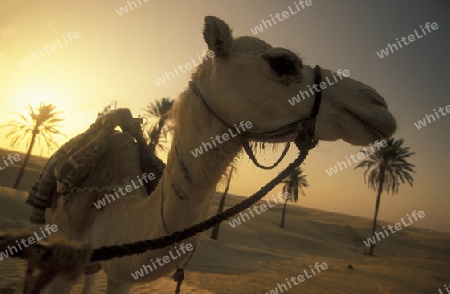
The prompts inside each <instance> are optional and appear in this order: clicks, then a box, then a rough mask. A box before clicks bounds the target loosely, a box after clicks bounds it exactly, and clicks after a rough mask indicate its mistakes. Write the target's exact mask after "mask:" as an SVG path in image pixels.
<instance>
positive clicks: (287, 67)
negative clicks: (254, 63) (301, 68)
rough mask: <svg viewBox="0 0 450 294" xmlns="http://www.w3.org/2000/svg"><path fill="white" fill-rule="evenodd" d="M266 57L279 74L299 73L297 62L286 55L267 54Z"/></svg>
mask: <svg viewBox="0 0 450 294" xmlns="http://www.w3.org/2000/svg"><path fill="white" fill-rule="evenodd" d="M264 59H265V60H267V62H268V63H269V65H270V67H271V68H272V69H273V70H274V71H275V72H276V73H277V75H278V76H291V75H297V74H298V70H297V67H296V65H295V63H294V62H293V61H292V60H290V59H288V58H286V57H282V56H276V57H274V56H272V57H270V56H265V57H264Z"/></svg>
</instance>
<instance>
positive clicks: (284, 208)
mask: <svg viewBox="0 0 450 294" xmlns="http://www.w3.org/2000/svg"><path fill="white" fill-rule="evenodd" d="M287 202H288V199H286V200H285V201H284V206H283V212H282V213H281V223H280V228H282V229H284V218H285V215H286V207H287Z"/></svg>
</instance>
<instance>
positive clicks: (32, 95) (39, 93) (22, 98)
mask: <svg viewBox="0 0 450 294" xmlns="http://www.w3.org/2000/svg"><path fill="white" fill-rule="evenodd" d="M41 103H45V104H53V105H55V106H56V109H57V110H59V111H63V112H66V111H67V110H68V107H67V105H66V103H65V101H64V98H62V97H61V96H60V93H58V91H57V90H55V89H54V88H52V87H50V86H48V85H42V84H41V85H36V86H33V87H28V88H27V90H25V91H24V92H23V93H21V94H19V97H18V99H17V100H16V101H15V102H14V104H15V107H16V109H17V110H18V111H19V112H21V113H22V112H23V111H24V107H26V106H27V105H28V104H30V105H31V106H32V107H33V108H37V107H38V106H39V105H40V104H41Z"/></svg>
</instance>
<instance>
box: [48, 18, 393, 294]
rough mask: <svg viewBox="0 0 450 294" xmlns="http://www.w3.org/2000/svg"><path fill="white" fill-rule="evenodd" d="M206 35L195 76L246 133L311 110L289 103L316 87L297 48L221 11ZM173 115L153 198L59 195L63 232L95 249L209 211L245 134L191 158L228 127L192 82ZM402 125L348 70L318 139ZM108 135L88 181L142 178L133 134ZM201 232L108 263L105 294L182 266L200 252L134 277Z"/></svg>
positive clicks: (368, 139) (57, 216)
mask: <svg viewBox="0 0 450 294" xmlns="http://www.w3.org/2000/svg"><path fill="white" fill-rule="evenodd" d="M203 37H204V41H205V42H206V44H207V47H208V49H209V50H211V51H212V52H214V57H213V58H211V59H205V60H204V61H203V62H202V63H201V64H200V65H199V66H198V67H197V69H196V71H195V72H194V73H193V74H192V78H191V81H192V83H193V84H195V86H196V89H198V92H199V93H201V95H202V97H203V99H204V100H205V101H206V102H207V104H208V105H209V106H210V107H211V108H212V109H214V111H215V112H216V113H217V114H218V115H219V116H220V117H221V118H223V119H224V120H226V121H227V122H229V123H230V124H231V125H234V124H236V126H238V127H239V124H240V123H241V122H242V121H244V122H251V124H252V128H251V129H248V130H247V131H248V132H250V131H251V132H253V133H263V132H266V131H269V130H273V129H277V128H279V127H281V126H284V125H288V124H290V123H292V122H294V121H297V120H299V119H301V118H305V117H308V115H309V114H310V111H311V108H312V106H313V104H314V99H313V98H310V99H305V100H303V101H301V103H297V104H295V105H290V104H289V103H288V99H290V98H291V97H294V96H295V95H297V94H298V93H299V91H300V90H303V91H308V89H309V88H308V86H311V85H313V84H314V69H313V68H312V67H310V66H307V65H304V64H303V63H302V60H301V58H300V57H299V56H298V55H296V54H295V53H293V52H291V51H290V50H287V49H284V48H278V47H272V46H271V45H269V44H268V43H266V42H265V41H263V40H261V39H258V38H255V37H250V36H241V37H237V38H234V37H233V36H232V31H231V29H230V27H229V26H228V25H227V24H226V23H225V22H224V21H222V20H221V19H219V18H216V17H213V16H207V17H205V24H204V29H203ZM322 75H323V78H324V79H325V78H326V77H329V78H330V80H332V79H333V76H334V75H336V74H335V73H334V72H332V71H330V70H326V69H322ZM171 119H172V121H173V129H174V135H173V142H172V145H171V150H170V153H169V155H168V159H167V166H166V168H165V170H164V173H163V175H162V178H161V180H160V181H159V183H158V185H157V186H156V189H155V190H154V191H153V192H152V193H151V195H149V196H148V195H146V191H145V188H143V187H142V188H139V189H135V190H133V191H132V192H131V193H129V194H127V196H125V197H121V198H120V199H118V200H116V201H114V202H111V203H109V204H108V205H106V206H105V207H103V208H101V209H96V208H94V206H93V201H94V200H95V199H98V197H103V195H95V193H81V194H79V195H76V196H74V197H70V198H66V197H61V198H59V199H58V201H57V203H56V206H55V207H54V208H53V209H51V211H50V221H49V223H53V224H56V225H57V226H58V228H59V230H58V234H60V235H62V236H65V237H67V238H69V239H76V240H85V241H87V242H89V244H90V245H91V247H92V248H98V247H101V246H107V245H121V244H125V243H132V242H135V241H140V240H147V239H153V238H156V237H161V236H165V235H168V234H170V233H173V232H174V231H177V230H182V229H184V228H187V227H189V226H191V225H193V224H196V223H198V222H200V221H202V220H204V219H205V218H206V217H207V212H208V209H209V207H210V203H211V199H212V196H213V194H214V193H215V190H216V185H217V184H218V183H219V182H220V180H221V177H222V176H223V174H224V173H225V171H226V169H227V167H228V166H229V165H230V164H232V163H233V161H234V160H235V158H236V157H237V155H238V154H239V152H240V151H241V150H242V145H241V141H240V140H239V136H236V137H234V138H231V136H230V139H229V140H227V141H225V140H224V141H223V142H222V143H221V144H216V145H217V146H214V147H213V148H212V149H211V150H209V151H208V152H204V153H203V154H201V155H199V156H197V157H194V156H193V155H192V153H191V152H190V151H192V150H194V149H195V148H197V147H198V146H200V145H201V144H202V142H211V138H214V137H216V136H217V135H218V136H222V134H224V133H227V132H229V130H227V127H226V126H224V125H223V123H221V122H220V121H219V120H218V119H217V117H215V116H214V115H212V114H211V112H210V111H208V109H206V107H205V104H204V103H203V102H202V98H199V97H198V93H197V91H195V90H194V89H193V87H187V88H186V89H185V90H184V91H183V92H182V93H181V94H180V96H179V98H178V99H177V100H176V102H175V104H174V107H173V110H172V113H171ZM395 130H396V121H395V119H394V117H393V116H392V114H391V113H390V112H389V111H388V107H387V104H386V102H385V101H384V99H383V98H382V97H381V96H380V95H379V94H378V93H377V92H376V91H375V90H374V89H372V88H371V87H369V86H367V85H365V84H363V83H362V82H359V81H356V80H354V79H351V78H349V77H344V78H343V79H342V80H341V81H339V82H336V83H335V84H334V85H332V86H330V87H328V88H327V89H325V90H324V91H323V99H322V103H321V106H320V109H319V112H318V115H317V118H316V124H315V133H314V134H315V139H317V140H323V141H335V140H338V139H342V140H344V141H346V142H348V143H350V144H352V145H368V144H369V143H372V142H374V141H376V140H379V139H381V138H387V137H390V136H391V135H392V134H393V133H394V132H395ZM233 131H234V133H236V130H233ZM296 136H297V134H296V133H295V132H292V133H289V134H284V135H283V136H280V137H277V138H274V137H270V138H268V139H267V140H265V139H261V140H258V141H261V142H270V143H285V142H293V141H294V140H295V138H296ZM109 140H110V141H109V143H110V148H109V150H108V151H107V152H106V154H105V155H104V156H103V158H102V159H101V160H100V161H99V163H98V165H97V166H96V168H95V170H94V171H93V172H92V173H91V174H90V176H89V177H88V178H87V179H86V180H85V182H84V183H83V184H84V185H86V186H89V185H97V186H101V185H114V184H117V183H121V182H123V179H124V178H127V177H128V178H130V177H131V178H132V177H135V176H140V175H142V170H141V166H140V164H139V160H140V157H139V152H138V147H137V143H136V142H135V141H134V140H133V138H132V137H131V136H129V135H128V134H126V133H116V134H114V135H111V137H110V139H109ZM174 187H176V189H174ZM97 194H98V193H97ZM96 197H97V198H96ZM196 239H197V238H196V237H192V238H189V239H187V240H184V241H183V242H180V243H177V244H175V245H173V246H169V247H166V248H163V249H159V250H154V251H147V252H146V253H143V254H138V255H133V256H128V257H123V258H115V259H111V260H108V261H105V262H101V263H100V264H101V268H102V269H103V270H104V271H105V273H106V275H107V277H108V284H107V290H106V293H108V294H126V293H129V291H130V289H131V287H132V285H133V283H147V282H151V281H154V280H156V279H158V278H160V277H163V276H165V275H167V274H168V273H170V272H174V271H176V270H177V269H182V268H184V267H185V266H186V264H187V263H188V261H189V259H190V258H191V257H192V254H193V252H194V250H192V251H190V252H187V253H186V254H182V255H181V256H179V257H178V258H177V259H171V260H170V262H169V263H167V264H164V266H158V267H157V268H156V269H155V270H154V271H148V274H145V275H144V276H142V277H140V278H139V279H137V280H136V279H134V278H133V277H132V275H131V274H132V273H134V272H135V271H137V270H139V269H141V268H142V267H143V265H149V264H151V261H155V260H156V259H157V258H162V257H163V256H166V255H169V254H170V251H171V252H172V254H173V252H175V246H177V248H178V249H179V248H181V246H185V247H186V246H188V244H192V247H193V248H195V247H196ZM182 243H183V244H184V245H182ZM72 285H73V281H70V280H67V279H66V277H64V276H58V277H57V278H55V280H54V281H53V282H52V283H51V284H50V285H49V286H48V289H49V293H51V294H64V293H70V290H71V287H72ZM86 291H88V290H86ZM86 293H87V292H86Z"/></svg>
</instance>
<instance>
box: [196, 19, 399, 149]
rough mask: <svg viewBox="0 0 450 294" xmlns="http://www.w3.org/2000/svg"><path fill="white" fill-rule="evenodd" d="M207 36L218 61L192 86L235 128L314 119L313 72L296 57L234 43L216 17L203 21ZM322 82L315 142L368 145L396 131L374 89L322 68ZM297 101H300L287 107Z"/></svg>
mask: <svg viewBox="0 0 450 294" xmlns="http://www.w3.org/2000/svg"><path fill="white" fill-rule="evenodd" d="M203 36H204V40H205V42H206V44H207V45H208V49H209V50H211V51H213V52H214V57H213V58H211V59H208V60H206V61H205V62H204V63H203V64H202V65H201V66H200V68H199V71H198V72H196V73H195V74H194V75H193V81H194V82H195V83H196V84H197V85H198V86H199V88H200V90H201V92H202V94H203V96H204V97H205V100H207V102H208V104H209V105H210V106H211V107H212V108H213V109H215V110H217V113H218V114H219V115H220V116H221V117H222V118H223V119H224V120H226V121H227V122H229V123H230V124H231V125H233V124H235V123H237V124H238V123H239V122H241V121H250V122H251V123H252V125H253V128H252V129H251V132H255V133H257V132H266V131H270V130H274V129H277V128H279V127H281V126H284V125H288V124H290V123H292V122H295V121H297V120H299V119H301V118H306V117H308V116H309V115H310V113H311V109H312V106H313V104H314V92H313V91H314V90H311V89H310V88H312V87H313V85H314V83H315V81H314V68H312V67H310V66H307V65H304V64H303V62H302V59H301V58H300V57H299V56H298V55H296V54H295V53H293V52H292V51H290V50H288V49H285V48H277V47H272V46H271V45H269V44H267V43H266V42H264V41H262V40H260V39H258V38H255V37H249V36H244V37H238V38H233V36H232V31H231V29H230V27H229V26H228V25H227V24H226V23H225V22H224V21H222V20H220V19H218V18H216V17H212V16H207V17H205V27H204V31H203ZM345 73H346V75H345ZM322 80H323V82H325V83H326V85H327V87H326V88H324V89H323V90H322V96H323V97H322V103H321V105H320V109H319V113H318V115H317V119H316V125H315V138H316V139H318V140H324V141H334V140H338V139H343V140H344V141H346V142H348V143H350V144H354V145H368V144H369V143H373V142H374V141H376V140H378V139H381V138H387V137H390V136H391V135H392V134H393V133H394V132H395V129H396V122H395V119H394V117H393V116H392V114H391V113H390V112H389V111H388V108H387V104H386V102H385V101H384V99H383V98H382V97H381V96H380V95H379V94H378V93H377V92H376V91H375V90H374V89H372V88H371V87H369V86H367V85H365V84H363V83H361V82H359V81H356V80H354V79H351V78H350V77H349V71H344V72H343V71H339V72H338V73H334V72H331V71H329V70H325V69H322ZM318 86H319V85H317V87H318ZM319 90H320V88H319ZM301 91H303V92H302V93H303V96H301V95H300V93H301ZM306 92H307V93H309V97H308V96H307V95H306ZM293 97H299V99H300V101H299V102H294V103H291V102H293V101H292V100H291V102H289V100H290V99H292V98H293ZM295 137H296V134H294V133H293V134H292V135H287V136H285V137H284V138H278V139H276V140H273V139H271V140H270V141H271V142H274V141H276V142H287V141H293V140H294V139H295ZM263 141H264V140H263ZM268 141H269V140H268Z"/></svg>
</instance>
